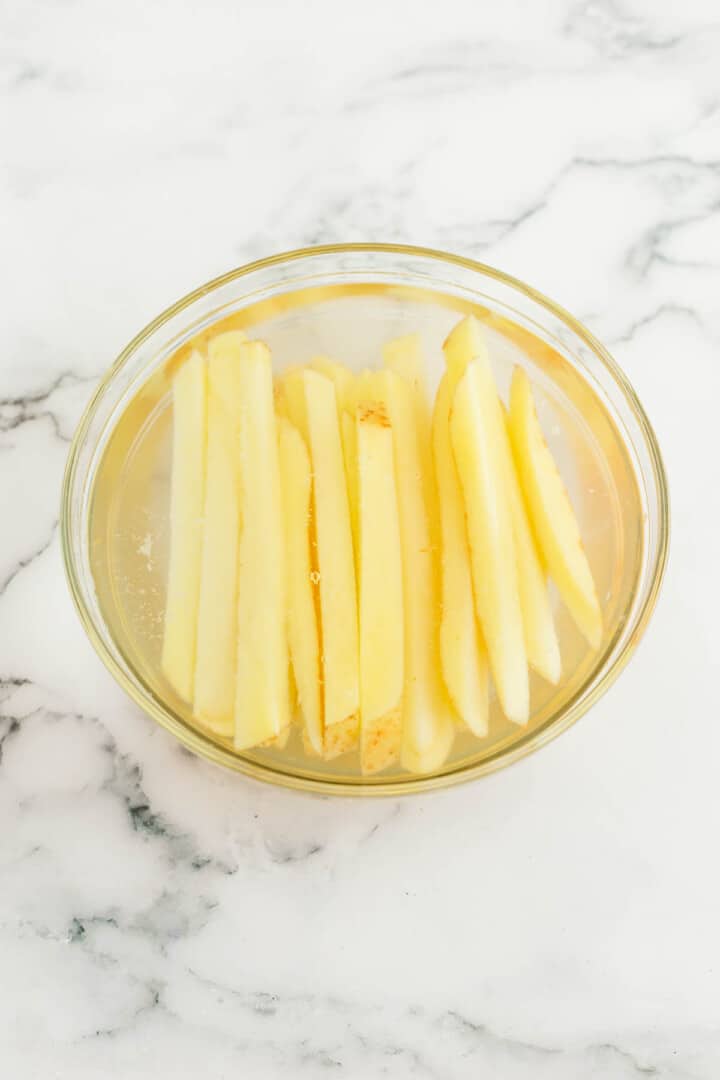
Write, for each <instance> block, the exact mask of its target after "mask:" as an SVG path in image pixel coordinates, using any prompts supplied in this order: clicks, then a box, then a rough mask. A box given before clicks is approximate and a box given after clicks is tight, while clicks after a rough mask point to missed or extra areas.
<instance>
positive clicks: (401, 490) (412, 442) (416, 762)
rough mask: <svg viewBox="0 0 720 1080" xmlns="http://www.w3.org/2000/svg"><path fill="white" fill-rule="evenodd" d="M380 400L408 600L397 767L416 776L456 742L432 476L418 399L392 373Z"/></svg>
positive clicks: (382, 377)
mask: <svg viewBox="0 0 720 1080" xmlns="http://www.w3.org/2000/svg"><path fill="white" fill-rule="evenodd" d="M376 378H377V386H378V396H379V397H380V399H381V400H382V403H383V404H384V405H385V408H386V410H387V413H388V416H389V418H390V423H391V425H392V432H393V451H394V461H395V482H396V485H397V495H398V506H399V510H400V535H401V544H402V562H403V593H404V602H405V694H404V703H403V742H402V755H401V756H402V762H403V764H404V765H406V767H408V768H413V769H414V771H427V770H428V769H434V768H438V767H439V766H440V764H442V761H444V759H445V757H446V756H447V754H448V752H449V750H450V746H451V745H452V741H453V737H454V713H453V709H452V706H451V704H450V701H449V699H448V697H447V694H446V692H445V687H444V685H443V683H442V679H441V676H440V658H439V655H438V643H437V612H438V600H439V590H438V586H439V582H438V573H437V565H436V557H435V553H434V552H433V549H432V544H431V540H430V525H429V513H430V508H431V507H432V504H433V503H432V494H433V487H434V485H433V483H432V481H433V478H432V475H428V472H427V470H426V469H425V467H424V460H423V455H422V452H421V448H420V436H419V427H420V424H419V419H418V413H417V407H416V398H415V395H414V394H413V391H412V387H411V386H410V384H409V383H408V382H407V381H406V380H405V379H404V378H402V377H401V376H400V375H398V374H396V372H394V371H389V370H386V371H383V372H380V373H378V375H377V376H376Z"/></svg>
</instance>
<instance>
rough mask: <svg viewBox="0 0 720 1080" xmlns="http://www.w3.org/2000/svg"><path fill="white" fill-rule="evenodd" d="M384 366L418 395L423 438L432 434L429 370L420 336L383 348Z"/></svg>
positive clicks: (410, 337) (408, 336)
mask: <svg viewBox="0 0 720 1080" xmlns="http://www.w3.org/2000/svg"><path fill="white" fill-rule="evenodd" d="M383 366H384V367H386V368H388V369H389V370H390V371H394V372H396V374H398V375H401V376H402V377H403V379H405V380H406V381H407V382H409V383H410V385H411V386H412V388H413V391H414V393H415V394H416V395H417V404H418V409H419V421H420V425H421V431H420V434H421V438H422V437H423V436H424V435H428V436H429V433H430V424H431V413H432V410H431V407H430V396H429V393H428V385H427V368H426V365H425V357H424V356H423V351H422V343H421V341H420V335H419V334H405V335H404V336H403V337H399V338H394V339H393V340H392V341H388V342H386V344H385V345H384V346H383Z"/></svg>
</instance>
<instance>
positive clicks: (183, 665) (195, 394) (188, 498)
mask: <svg viewBox="0 0 720 1080" xmlns="http://www.w3.org/2000/svg"><path fill="white" fill-rule="evenodd" d="M206 438H207V372H206V368H205V361H204V359H203V357H202V356H201V355H200V353H199V352H193V353H192V354H191V356H190V357H189V358H188V359H187V360H186V361H185V363H184V364H183V365H182V367H181V368H180V370H179V371H178V373H177V374H176V375H175V378H174V379H173V450H172V473H171V479H170V557H169V564H168V581H167V596H166V600H165V623H164V633H163V647H162V669H163V672H164V674H165V676H166V678H167V679H168V681H169V682H170V683H171V684H172V686H173V687H174V689H175V690H176V692H177V693H178V694H179V695H180V697H181V698H184V700H185V701H188V702H190V701H192V696H193V676H194V672H195V647H196V639H197V610H198V596H199V592H200V560H201V554H202V518H203V510H204V502H205V452H206Z"/></svg>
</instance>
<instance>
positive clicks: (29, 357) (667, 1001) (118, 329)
mask: <svg viewBox="0 0 720 1080" xmlns="http://www.w3.org/2000/svg"><path fill="white" fill-rule="evenodd" d="M719 50H720V10H719V9H718V6H717V3H716V0H707V2H702V0H685V2H683V3H682V4H677V3H674V2H671V0H590V2H583V0H580V2H575V0H542V2H537V3H534V4H528V3H523V2H521V0H505V2H503V3H496V4H478V3H476V2H473V0H448V2H446V3H444V4H442V5H424V4H420V3H417V2H413V3H405V2H397V3H395V4H392V3H388V2H387V0H384V2H380V0H364V2H363V3H362V4H360V3H356V4H352V5H339V4H335V3H332V2H331V0H306V3H303V4H295V3H292V2H290V0H288V2H282V0H263V2H260V0H246V2H245V3H239V2H237V0H235V2H230V0H227V2H223V3H208V4H207V5H203V4H198V3H189V2H183V3H170V0H168V2H166V3H165V2H161V0H151V2H145V3H135V2H128V3H116V2H112V3H111V2H109V0H103V2H100V3H98V2H91V0H69V2H67V3H52V2H50V0H26V2H24V3H22V4H12V3H7V2H6V3H0V147H1V150H0V286H1V295H2V303H1V304H0V342H1V344H2V351H1V352H0V365H1V371H2V384H1V387H0V393H1V395H2V400H0V505H1V506H2V508H3V516H2V527H1V529H0V679H1V681H0V754H1V760H0V821H1V822H2V828H1V829H0V868H1V870H0V967H1V970H2V979H1V980H0V1071H1V1072H2V1075H3V1076H6V1077H8V1078H9V1080H10V1078H12V1080H25V1078H29V1080H34V1078H42V1080H50V1078H53V1080H71V1078H72V1080H90V1078H92V1080H94V1078H97V1077H100V1076H102V1077H108V1078H122V1080H141V1078H142V1080H145V1078H151V1077H152V1078H153V1080H154V1078H157V1077H164V1076H168V1077H170V1076H172V1077H175V1078H190V1077H198V1076H202V1077H204V1078H205V1080H222V1078H225V1077H235V1076H243V1077H250V1078H265V1077H268V1078H270V1077H272V1078H278V1077H293V1078H294V1077H320V1076H325V1075H326V1074H329V1075H334V1074H337V1075H343V1076H349V1077H363V1078H366V1077H373V1076H391V1077H399V1078H404V1077H416V1076H417V1077H438V1078H440V1077H441V1078H450V1080H454V1078H464V1077H473V1078H474V1077H488V1078H492V1080H545V1078H548V1080H549V1078H552V1080H585V1078H591V1080H626V1078H627V1080H630V1078H640V1077H650V1076H651V1077H656V1078H658V1080H660V1078H661V1080H717V1077H718V1076H720V920H719V919H718V911H719V910H720V870H719V869H718V857H717V846H718V836H720V793H719V784H718V775H719V767H720V715H719V714H720V708H719V706H720V701H719V692H718V685H719V681H720V680H719V678H718V676H719V673H720V665H719V663H718V646H717V644H716V642H717V622H716V619H717V604H718V597H720V560H719V559H718V556H717V529H718V526H719V525H720V484H718V477H717V449H716V444H715V443H714V436H715V434H716V432H717V427H718V424H717V409H718V404H717V403H718V396H719V394H720V365H719V364H718V347H719V341H720V307H719V305H718V297H719V296H720V66H719V65H718V55H719V54H720V53H719ZM336 240H403V241H409V242H414V243H420V244H427V245H431V246H437V247H442V248H446V249H449V250H453V251H457V252H462V253H465V254H468V255H471V256H478V257H480V258H481V259H483V260H484V261H487V262H490V263H492V264H494V265H497V266H499V267H501V268H503V269H505V270H508V271H510V272H512V273H514V274H517V275H518V276H520V277H522V278H524V279H526V280H527V281H529V282H531V283H533V284H534V285H536V286H537V287H538V288H540V289H541V290H543V291H545V292H546V293H548V294H549V295H551V296H552V297H554V298H556V299H557V300H559V301H560V302H561V303H563V304H564V305H565V306H566V307H568V308H569V309H570V310H572V311H573V312H574V313H576V314H577V315H579V316H580V317H581V318H583V319H584V320H586V321H587V323H588V325H589V326H590V327H591V328H592V329H593V330H594V331H595V332H596V333H597V334H598V335H599V336H600V337H601V338H602V339H604V341H605V342H606V343H607V344H608V345H609V346H610V347H611V348H612V350H613V351H614V353H615V356H616V357H617V359H618V361H619V362H620V363H621V364H622V366H623V367H624V368H625V370H626V372H627V373H628V375H629V376H630V378H631V379H632V381H633V382H634V384H635V386H636V388H637V390H638V392H639V394H640V396H641V398H642V400H643V402H644V403H645V405H646V407H647V410H648V412H649V414H650V417H651V419H652V421H653V423H654V425H655V427H656V430H657V432H658V436H659V439H660V442H661V445H662V447H663V450H664V453H665V455H666V461H667V466H668V471H669V475H670V481H671V486H672V495H673V511H674V536H673V549H672V554H671V560H670V567H669V571H668V575H667V579H666V584H665V587H664V592H663V596H662V599H661V602H660V605H659V608H658V610H657V613H656V616H655V618H654V620H653V622H652V624H651V627H650V629H649V631H648V633H647V637H646V639H645V641H644V642H643V645H642V647H641V649H640V650H639V652H638V654H637V656H636V658H635V659H634V660H633V662H632V664H631V665H630V667H629V668H628V670H627V671H626V672H625V673H624V674H623V676H622V677H621V679H620V681H619V682H618V683H617V684H616V685H615V687H614V688H613V689H612V690H611V691H610V692H609V693H608V695H607V696H606V697H605V698H604V699H603V700H602V701H601V702H600V703H599V704H598V705H597V706H596V707H595V708H594V709H593V710H592V711H591V713H590V714H589V715H588V716H587V717H585V718H584V719H583V720H582V721H581V723H579V724H578V725H577V726H576V727H575V728H574V729H573V730H571V731H570V732H568V733H567V734H565V735H563V737H562V738H560V739H559V740H557V741H556V742H555V743H553V744H552V745H551V746H549V747H548V748H546V749H545V750H543V751H542V752H541V753H539V754H536V755H534V756H533V757H531V758H530V759H528V760H525V761H524V762H522V763H521V764H519V765H516V766H514V767H513V768H512V769H510V770H508V771H506V772H503V773H500V774H498V775H495V776H493V777H491V778H489V779H487V780H484V781H482V782H480V783H476V784H473V785H469V786H465V787H461V788H458V789H455V790H452V791H448V792H445V793H439V794H434V795H428V796H423V797H415V798H412V799H407V800H396V801H392V800H391V801H378V802H368V803H365V802H359V801H340V800H330V799H321V798H311V797H308V796H302V795H297V794H293V793H290V792H284V791H279V790H274V789H271V788H268V787H265V786H262V785H259V784H255V783H253V782H250V781H248V780H245V779H243V778H241V777H239V776H235V775H230V774H226V773H224V772H222V771H220V770H218V769H216V768H214V767H212V766H210V765H208V764H205V763H203V762H201V761H199V760H196V759H194V758H193V757H191V756H190V755H189V754H187V753H186V752H184V751H183V750H182V749H181V748H180V747H179V746H178V745H176V744H175V743H174V742H173V741H172V739H171V738H170V737H169V736H168V735H167V734H166V733H165V732H164V731H162V730H161V729H159V728H158V727H156V726H155V725H154V724H153V723H152V722H151V721H150V720H149V719H147V718H145V717H144V716H143V715H141V714H140V713H139V712H138V711H137V710H136V709H135V708H134V707H133V706H132V705H131V704H130V703H129V702H128V701H127V700H126V698H125V697H124V696H123V694H122V692H121V691H120V690H119V689H118V688H117V687H116V686H115V684H114V683H113V681H112V680H111V678H110V676H109V675H108V674H107V673H106V672H105V671H104V669H103V667H102V665H101V664H100V661H99V660H98V659H97V658H96V657H95V655H94V653H93V652H92V650H91V648H90V645H89V644H88V643H87V642H86V641H85V639H84V637H83V634H82V631H81V629H80V627H79V624H78V621H77V619H76V617H75V614H74V612H73V610H72V607H71V603H70V599H69V596H68V593H67V589H66V586H65V581H64V577H63V572H62V569H61V560H60V550H59V538H58V522H57V517H58V499H59V484H60V478H61V473H62V469H63V465H64V461H65V457H66V454H67V449H68V441H69V438H70V436H71V433H72V431H73V427H74V425H75V423H76V421H77V419H78V416H79V414H80V411H81V409H82V407H83V405H84V403H85V401H86V400H87V398H88V396H89V394H90V392H91V391H92V388H93V386H94V384H95V382H96V380H97V379H98V377H99V376H100V374H101V373H102V372H103V369H104V368H105V367H106V366H107V365H108V363H109V362H110V361H111V360H112V359H113V357H114V356H115V355H116V354H117V352H118V351H119V349H120V348H121V347H122V346H123V345H124V344H125V342H126V341H127V340H128V339H129V338H130V337H131V336H132V335H133V334H134V333H135V331H136V330H137V329H138V328H140V327H141V326H142V325H144V323H145V322H147V321H148V320H149V319H150V318H151V317H152V316H154V315H155V314H156V313H157V312H158V311H159V310H161V309H162V308H163V307H165V306H166V305H167V304H168V303H169V302H171V301H172V300H173V299H175V298H176V297H177V296H179V295H181V294H183V293H185V292H186V291H188V290H189V289H191V288H192V287H194V286H195V285H197V284H198V283H200V282H202V281H204V280H206V279H208V278H210V277H212V276H214V275H216V274H218V273H220V272H221V271H223V270H225V269H227V268H229V267H232V266H234V265H238V264H240V263H242V262H245V261H246V260H248V259H250V258H253V257H256V256H260V255H262V254H269V253H272V252H275V251H280V250H284V249H288V248H291V247H295V246H299V245H304V244H313V243H322V242H326V241H336Z"/></svg>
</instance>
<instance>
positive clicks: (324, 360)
mask: <svg viewBox="0 0 720 1080" xmlns="http://www.w3.org/2000/svg"><path fill="white" fill-rule="evenodd" d="M310 367H311V368H312V369H313V371H319V372H320V374H321V375H324V376H325V377H326V378H328V379H330V380H331V381H332V382H333V384H334V386H335V394H336V395H337V403H338V409H340V410H342V409H351V410H352V400H351V399H352V384H353V379H354V376H353V373H352V371H350V370H349V368H346V367H344V366H343V365H342V364H339V363H338V362H337V360H331V358H330V357H329V356H314V357H313V358H312V360H311V361H310Z"/></svg>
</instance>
